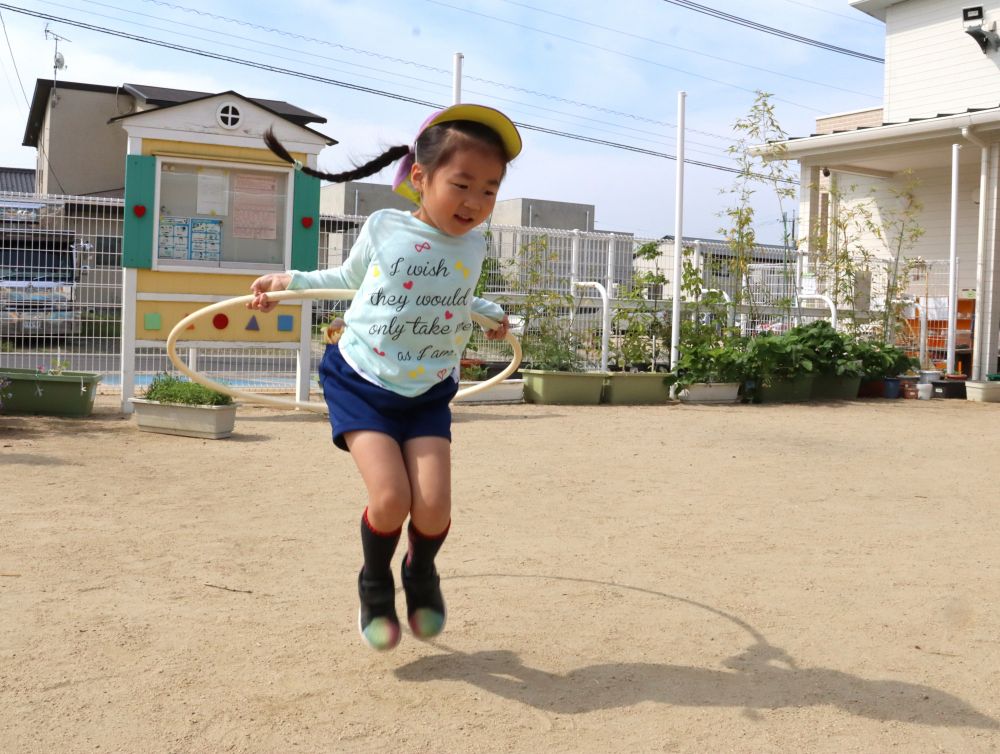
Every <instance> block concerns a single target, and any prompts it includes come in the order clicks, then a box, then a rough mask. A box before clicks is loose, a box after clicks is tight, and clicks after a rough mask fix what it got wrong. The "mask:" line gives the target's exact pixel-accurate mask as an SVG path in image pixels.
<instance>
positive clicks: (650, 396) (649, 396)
mask: <svg viewBox="0 0 1000 754" xmlns="http://www.w3.org/2000/svg"><path fill="white" fill-rule="evenodd" d="M664 377H666V375H665V374H663V373H661V372H612V373H611V374H609V375H608V384H607V388H606V389H605V392H604V398H605V400H606V402H607V403H610V404H612V405H615V406H649V405H654V404H660V403H666V402H667V401H668V400H669V399H670V387H669V386H668V385H665V384H663V378H664Z"/></svg>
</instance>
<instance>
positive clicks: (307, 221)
mask: <svg viewBox="0 0 1000 754" xmlns="http://www.w3.org/2000/svg"><path fill="white" fill-rule="evenodd" d="M312 226H313V219H312V218H311V217H303V218H302V227H303V228H305V229H306V230H309V228H311V227H312Z"/></svg>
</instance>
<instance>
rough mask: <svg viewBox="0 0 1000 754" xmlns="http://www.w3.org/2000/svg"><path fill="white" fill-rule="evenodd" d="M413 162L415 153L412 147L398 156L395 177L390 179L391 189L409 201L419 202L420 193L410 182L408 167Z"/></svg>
mask: <svg viewBox="0 0 1000 754" xmlns="http://www.w3.org/2000/svg"><path fill="white" fill-rule="evenodd" d="M414 162H416V154H415V153H414V152H413V147H410V151H409V152H407V153H406V155H404V156H403V157H401V158H400V160H399V164H398V165H397V166H396V177H395V178H393V179H392V189H393V191H395V192H396V193H398V194H402V195H403V196H405V197H406V198H407V199H409V200H410V201H412V202H414V203H416V204H420V194H418V193H417V191H416V189H414V188H413V184H411V183H410V169H411V168H412V167H413V163H414Z"/></svg>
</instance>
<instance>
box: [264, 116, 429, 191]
mask: <svg viewBox="0 0 1000 754" xmlns="http://www.w3.org/2000/svg"><path fill="white" fill-rule="evenodd" d="M264 143H265V144H267V148H268V149H270V150H271V151H272V152H274V154H275V155H277V156H278V157H280V158H281V159H282V160H284V161H285V162H287V163H290V164H292V165H295V169H296V170H301V171H302V172H303V173H305V174H306V175H311V176H314V177H316V178H321V179H323V180H324V181H330V182H331V183H346V182H347V181H354V180H357V179H359V178H367V177H368V176H370V175H375V174H376V173H377V172H379V171H380V170H382V169H383V168H385V167H388V166H389V165H391V164H392V163H394V162H396V160H399V159H401V158H403V157H405V156H406V155H407V154H409V153H410V148H409V147H402V146H401V147H390V148H389V149H387V150H386V151H385V152H383V153H382V154H380V155H379V156H378V157H376V158H375V159H374V160H371V161H369V162H366V163H365V164H364V165H358V166H357V167H355V168H354V169H353V170H346V171H344V172H343V173H324V172H323V171H322V170H314V169H313V168H310V167H308V166H306V165H303V164H302V163H301V162H299V161H298V160H296V159H295V158H294V157H292V155H291V154H289V152H288V150H287V149H285V147H284V145H283V144H282V143H281V142H280V141H278V139H277V137H276V136H275V135H274V131H273V130H271V129H270V128H269V129H267V131H265V132H264Z"/></svg>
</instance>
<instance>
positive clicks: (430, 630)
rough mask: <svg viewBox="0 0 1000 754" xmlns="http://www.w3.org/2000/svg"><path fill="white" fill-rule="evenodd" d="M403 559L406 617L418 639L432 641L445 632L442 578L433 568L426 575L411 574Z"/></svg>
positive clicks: (405, 559)
mask: <svg viewBox="0 0 1000 754" xmlns="http://www.w3.org/2000/svg"><path fill="white" fill-rule="evenodd" d="M406 561H407V558H405V557H404V558H403V567H402V574H403V591H404V592H406V617H407V622H408V623H409V624H410V630H411V631H413V635H414V636H416V637H417V638H418V639H432V638H434V637H435V636H437V635H438V634H439V633H441V631H443V630H444V621H445V609H444V596H443V595H442V594H441V578H440V577H439V576H438V572H437V569H436V568H434V566H431V570H430V572H429V573H426V574H411V573H410V572H409V569H408V568H407V567H406Z"/></svg>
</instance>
